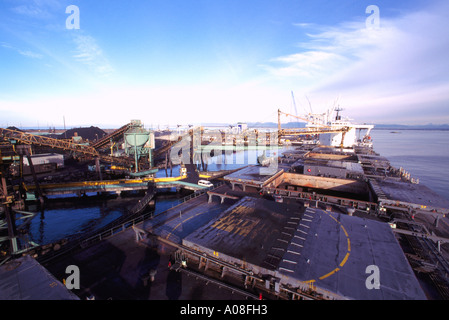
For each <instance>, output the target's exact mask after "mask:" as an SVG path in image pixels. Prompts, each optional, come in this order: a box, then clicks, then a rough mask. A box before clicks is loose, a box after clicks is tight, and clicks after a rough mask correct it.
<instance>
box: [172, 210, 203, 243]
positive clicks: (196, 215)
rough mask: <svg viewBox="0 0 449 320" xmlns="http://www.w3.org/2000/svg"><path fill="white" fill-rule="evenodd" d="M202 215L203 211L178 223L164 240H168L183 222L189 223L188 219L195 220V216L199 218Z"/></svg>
mask: <svg viewBox="0 0 449 320" xmlns="http://www.w3.org/2000/svg"><path fill="white" fill-rule="evenodd" d="M203 213H204V211H203V212H200V213H197V214H195V215H194V216H191V217H189V218H187V219H185V220H183V221H181V222H180V223H178V224H177V225H176V226H175V227H174V228H173V229H172V230H171V231H170V233H169V234H168V235H167V237H165V239H168V238H170V236H171V235H172V233H173V231H175V230H176V229H177V228H178V227H179V226H180V225H181V224H182V223H183V222H186V221H189V220H190V219H192V218H195V217H196V216H199V215H200V214H203Z"/></svg>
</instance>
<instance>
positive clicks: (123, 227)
mask: <svg viewBox="0 0 449 320" xmlns="http://www.w3.org/2000/svg"><path fill="white" fill-rule="evenodd" d="M222 185H224V182H219V183H218V184H216V185H214V186H213V187H210V188H206V189H202V190H198V191H195V192H194V193H192V194H190V195H188V196H186V197H183V198H182V199H179V200H178V201H176V202H175V203H173V204H172V205H171V206H170V208H168V209H166V210H164V211H163V212H161V213H158V214H157V215H161V214H164V213H166V212H167V211H169V210H170V209H172V208H174V207H177V206H179V205H181V204H183V203H184V202H186V201H189V200H192V199H195V198H198V197H200V196H202V195H204V194H206V192H207V191H211V190H215V189H217V188H219V187H221V186H222ZM154 215H155V213H154V211H151V212H147V213H145V214H142V215H139V216H138V217H136V218H133V219H130V220H128V221H125V222H123V223H122V224H120V225H118V226H114V227H112V228H110V229H108V230H106V231H104V232H101V233H98V234H96V235H94V236H92V237H89V238H87V239H85V240H83V241H82V242H81V246H82V247H87V246H89V245H91V244H93V243H95V242H98V241H101V240H104V239H106V238H108V237H110V236H112V235H114V234H116V233H118V232H121V231H124V230H126V229H128V228H130V227H132V226H135V225H137V224H139V223H141V222H143V221H146V220H149V219H152V218H153V217H154Z"/></svg>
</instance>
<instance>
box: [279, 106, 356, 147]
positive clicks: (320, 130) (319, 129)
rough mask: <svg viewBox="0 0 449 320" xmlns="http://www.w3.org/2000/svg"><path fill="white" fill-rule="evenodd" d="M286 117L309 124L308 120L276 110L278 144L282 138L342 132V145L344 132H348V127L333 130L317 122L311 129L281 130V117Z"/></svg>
mask: <svg viewBox="0 0 449 320" xmlns="http://www.w3.org/2000/svg"><path fill="white" fill-rule="evenodd" d="M282 114H283V115H286V116H292V117H295V118H297V119H300V120H303V121H306V122H310V119H307V118H303V117H299V116H295V115H292V114H289V113H286V112H283V111H281V109H278V139H279V143H280V139H281V137H282V136H300V135H310V134H324V133H340V132H342V144H343V139H344V137H345V134H346V132H348V131H349V128H348V127H339V128H333V127H331V126H328V125H325V124H323V123H319V122H313V123H312V124H313V125H314V126H313V127H308V128H297V129H282V127H281V115H282Z"/></svg>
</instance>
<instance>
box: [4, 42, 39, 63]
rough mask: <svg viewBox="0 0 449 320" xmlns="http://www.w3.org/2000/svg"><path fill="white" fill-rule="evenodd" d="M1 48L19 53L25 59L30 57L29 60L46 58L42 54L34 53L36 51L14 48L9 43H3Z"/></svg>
mask: <svg viewBox="0 0 449 320" xmlns="http://www.w3.org/2000/svg"><path fill="white" fill-rule="evenodd" d="M0 46H2V47H3V48H6V49H10V50H14V51H16V52H17V53H19V54H21V55H22V56H25V57H28V58H34V59H42V58H43V57H44V56H43V55H42V54H40V53H37V52H34V51H30V50H22V49H19V48H16V47H14V46H12V45H10V44H9V43H6V42H1V43H0Z"/></svg>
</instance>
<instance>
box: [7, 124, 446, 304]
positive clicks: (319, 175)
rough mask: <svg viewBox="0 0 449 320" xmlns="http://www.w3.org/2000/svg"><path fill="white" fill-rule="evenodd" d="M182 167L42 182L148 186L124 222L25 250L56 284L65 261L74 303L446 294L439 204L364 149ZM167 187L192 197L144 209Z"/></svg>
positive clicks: (54, 186) (73, 186)
mask: <svg viewBox="0 0 449 320" xmlns="http://www.w3.org/2000/svg"><path fill="white" fill-rule="evenodd" d="M121 130H125V128H121ZM120 134H121V133H120ZM104 143H106V140H104V141H102V142H101V144H102V145H103V144H104ZM170 146H171V144H170ZM162 149H163V150H165V151H164V152H167V150H169V145H164V146H163V147H162ZM162 149H160V150H162ZM203 149H205V150H208V147H204V148H203ZM225 149H226V151H229V150H231V149H232V146H227V148H225ZM225 149H223V150H225ZM227 149H229V150H227ZM146 152H147V153H146V154H149V155H150V156H151V153H150V152H149V151H146ZM150 156H149V157H150ZM150 158H151V157H150ZM136 163H137V162H136ZM185 169H186V170H185V171H183V174H182V175H180V176H178V177H167V178H155V177H154V176H153V175H150V176H146V177H145V176H142V177H139V178H129V177H127V178H124V179H100V180H89V181H79V182H75V181H73V182H62V183H43V184H40V185H39V188H40V192H41V194H42V195H43V196H52V195H64V194H69V193H71V194H78V195H82V194H86V193H91V192H94V193H95V192H96V193H102V192H110V193H120V192H124V191H139V190H140V191H146V194H145V195H144V196H143V198H142V199H141V200H140V202H137V203H136V204H135V206H134V207H133V208H132V209H131V211H132V212H133V214H132V215H130V218H129V220H126V219H125V218H123V219H122V220H120V221H118V222H117V224H116V225H113V226H111V227H110V229H107V230H101V231H99V233H98V234H96V235H89V237H87V238H80V239H77V240H76V242H71V243H69V244H68V245H64V246H62V247H61V248H58V249H53V251H51V250H50V251H51V252H50V253H48V251H49V250H47V251H46V252H43V251H37V250H36V251H32V250H30V252H29V254H30V255H32V256H33V259H35V260H34V261H35V263H39V267H40V268H46V270H48V271H49V272H50V273H51V274H52V275H54V277H55V279H57V281H60V282H63V281H64V279H65V277H66V276H67V275H66V274H65V268H66V267H67V265H76V266H78V267H79V269H80V272H81V287H80V289H73V290H72V291H71V293H74V294H75V295H76V296H77V297H78V298H80V299H91V298H95V299H100V300H105V299H113V300H122V299H137V300H146V299H156V300H165V299H166V300H172V299H173V300H175V299H187V300H191V299H194V300H200V299H228V300H229V299H236V300H242V299H258V298H260V297H264V298H266V299H276V300H425V299H429V298H430V299H449V279H448V277H447V274H449V263H448V262H447V261H448V256H449V252H448V251H447V245H446V244H447V243H449V223H448V221H447V217H446V215H447V214H448V213H449V201H447V200H445V199H443V198H442V197H440V196H439V195H437V194H436V193H435V192H433V191H432V190H430V189H429V188H427V187H426V186H424V185H421V184H419V181H418V180H416V179H414V178H411V177H410V175H409V174H408V173H407V172H406V171H405V170H403V169H402V168H400V169H397V168H394V167H392V166H391V165H390V163H389V161H388V159H386V158H384V157H382V156H380V155H378V154H376V153H375V152H374V151H373V149H372V148H371V147H368V146H366V145H363V144H362V145H357V146H355V147H354V148H346V147H345V148H343V147H323V146H320V145H314V144H311V143H306V144H304V145H298V146H295V147H292V149H291V150H288V151H286V152H285V153H284V154H282V155H280V156H279V158H278V161H277V162H269V163H268V165H266V164H265V165H254V164H245V165H243V166H242V167H241V168H239V169H235V170H231V171H224V172H216V173H212V174H210V173H208V172H199V171H198V169H196V168H195V165H194V164H188V165H187V166H186V167H185ZM199 179H208V180H209V181H210V182H212V184H210V185H211V187H204V186H202V185H200V184H198V181H199ZM25 188H26V189H27V190H28V192H29V193H33V192H34V191H35V189H34V188H35V187H34V186H33V185H27V186H25ZM167 188H175V189H176V190H178V191H179V190H180V189H186V190H188V191H187V192H190V195H189V196H187V197H186V198H184V199H182V201H180V202H179V203H176V204H174V205H173V206H172V207H171V208H169V209H167V210H165V211H164V212H161V213H158V214H153V213H152V212H148V211H146V208H147V206H148V205H149V203H150V202H151V201H152V200H153V198H154V197H155V195H156V194H157V192H159V191H160V190H161V189H167ZM16 189H17V187H16ZM17 190H18V189H17ZM158 190H159V191H158ZM0 284H1V282H0ZM61 294H64V293H63V292H62V293H61ZM15 296H17V295H15ZM50 297H51V296H50Z"/></svg>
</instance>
